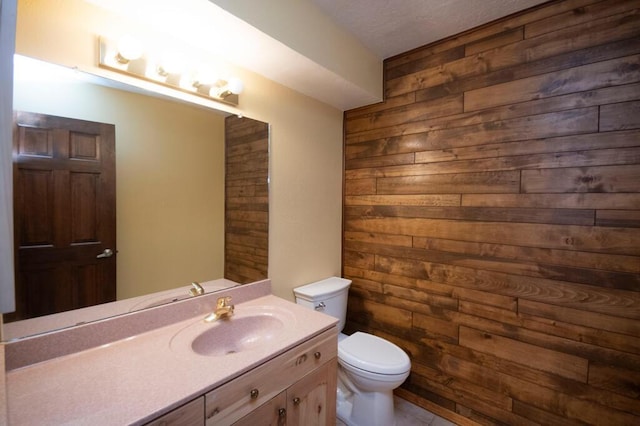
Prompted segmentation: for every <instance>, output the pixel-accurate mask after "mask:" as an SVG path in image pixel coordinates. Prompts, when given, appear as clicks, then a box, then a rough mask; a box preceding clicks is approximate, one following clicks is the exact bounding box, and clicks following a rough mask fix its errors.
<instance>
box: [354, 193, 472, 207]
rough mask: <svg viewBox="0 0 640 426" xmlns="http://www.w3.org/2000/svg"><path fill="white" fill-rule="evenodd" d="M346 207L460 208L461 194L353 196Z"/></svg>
mask: <svg viewBox="0 0 640 426" xmlns="http://www.w3.org/2000/svg"><path fill="white" fill-rule="evenodd" d="M344 204H345V206H379V205H382V206H384V205H395V206H459V205H460V195H459V194H419V195H353V196H345V197H344Z"/></svg>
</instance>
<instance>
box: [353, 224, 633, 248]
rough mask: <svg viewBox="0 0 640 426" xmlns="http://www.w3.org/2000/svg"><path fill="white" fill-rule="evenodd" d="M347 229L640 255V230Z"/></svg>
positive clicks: (410, 226)
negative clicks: (639, 243)
mask: <svg viewBox="0 0 640 426" xmlns="http://www.w3.org/2000/svg"><path fill="white" fill-rule="evenodd" d="M345 230H347V231H360V232H380V233H386V234H402V235H413V236H415V237H426V238H440V239H447V240H459V241H469V242H478V243H494V244H507V245H522V244H523V243H524V242H525V241H526V246H527V247H540V248H551V249H562V250H578V251H592V252H596V253H597V252H601V253H607V254H612V253H617V254H627V255H632V256H638V255H640V247H638V246H637V244H636V242H637V241H638V238H640V230H637V229H633V228H632V229H626V228H601V227H590V226H570V225H543V224H527V223H502V222H500V223H495V222H462V221H455V220H444V219H421V218H391V217H385V218H361V219H351V220H348V221H346V222H345ZM523 236H527V238H526V240H523Z"/></svg>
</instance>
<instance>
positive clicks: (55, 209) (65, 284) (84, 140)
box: [5, 112, 116, 321]
mask: <svg viewBox="0 0 640 426" xmlns="http://www.w3.org/2000/svg"><path fill="white" fill-rule="evenodd" d="M13 168H14V170H13V172H14V229H15V252H14V253H15V262H16V312H15V313H13V314H9V315H6V316H5V320H6V321H13V320H20V319H26V318H32V317H36V316H40V315H46V314H52V313H56V312H62V311H67V310H70V309H76V308H82V307H86V306H90V305H95V304H99V303H105V302H110V301H114V300H115V297H116V258H115V256H114V255H111V256H109V255H108V251H107V250H111V251H112V253H113V254H115V252H116V214H115V212H116V210H115V126H114V125H112V124H103V123H96V122H90V121H83V120H75V119H69V118H62V117H54V116H48V115H42V114H35V113H27V112H16V113H14V149H13ZM101 254H102V256H100V255H101Z"/></svg>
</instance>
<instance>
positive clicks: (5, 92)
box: [0, 0, 17, 337]
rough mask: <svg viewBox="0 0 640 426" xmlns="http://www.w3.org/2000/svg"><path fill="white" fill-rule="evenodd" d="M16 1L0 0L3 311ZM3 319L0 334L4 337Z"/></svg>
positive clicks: (9, 286)
mask: <svg viewBox="0 0 640 426" xmlns="http://www.w3.org/2000/svg"><path fill="white" fill-rule="evenodd" d="M16 21H17V0H0V89H1V90H0V92H1V93H2V96H1V98H0V124H1V126H0V129H2V130H1V133H0V163H1V164H2V170H3V171H2V173H1V174H0V201H2V203H1V206H2V207H1V208H0V237H1V238H0V240H1V241H4V243H3V244H2V247H0V265H1V266H2V268H0V295H1V296H2V297H0V312H2V313H7V312H13V311H14V310H15V290H14V288H15V284H14V282H15V275H14V260H13V209H12V202H11V201H12V199H13V184H12V182H13V166H12V158H11V157H12V156H11V150H12V140H13V125H12V121H13V55H14V53H15V38H16ZM1 326H2V320H1V319H0V337H1V336H2V328H1Z"/></svg>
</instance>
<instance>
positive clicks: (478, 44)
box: [391, 27, 524, 78]
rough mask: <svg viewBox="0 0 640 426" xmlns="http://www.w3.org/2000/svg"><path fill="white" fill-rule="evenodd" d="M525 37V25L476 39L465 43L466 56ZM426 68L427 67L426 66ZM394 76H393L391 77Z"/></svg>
mask: <svg viewBox="0 0 640 426" xmlns="http://www.w3.org/2000/svg"><path fill="white" fill-rule="evenodd" d="M523 39H524V27H518V28H514V29H512V30H507V31H504V32H502V33H498V34H494V35H491V36H489V37H486V38H483V39H482V40H478V41H474V42H472V43H468V44H466V45H465V50H464V54H465V56H470V55H475V54H476V53H480V52H484V51H486V50H490V49H494V48H496V47H500V46H504V45H506V44H511V43H515V42H517V41H521V40H523ZM425 68H427V67H426V66H425ZM391 78H392V77H391Z"/></svg>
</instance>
